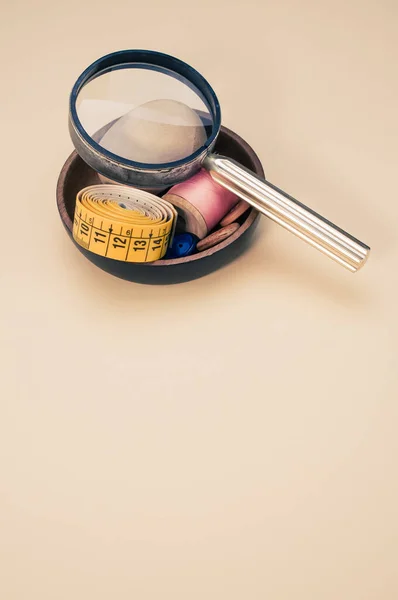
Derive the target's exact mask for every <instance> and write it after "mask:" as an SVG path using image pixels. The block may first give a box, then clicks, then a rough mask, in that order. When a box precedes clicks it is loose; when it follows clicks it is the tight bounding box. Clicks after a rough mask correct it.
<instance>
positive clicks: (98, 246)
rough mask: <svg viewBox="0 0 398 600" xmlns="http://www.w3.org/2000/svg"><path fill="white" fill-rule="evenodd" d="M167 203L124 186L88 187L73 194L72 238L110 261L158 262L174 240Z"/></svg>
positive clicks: (173, 222) (172, 219)
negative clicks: (74, 195)
mask: <svg viewBox="0 0 398 600" xmlns="http://www.w3.org/2000/svg"><path fill="white" fill-rule="evenodd" d="M176 221H177V212H176V210H175V208H174V207H173V205H172V204H170V202H167V201H166V200H163V199H162V198H158V197H157V196H154V195H153V194H150V193H149V192H144V191H143V190H138V189H136V188H131V187H129V186H125V185H111V184H110V185H107V184H103V185H91V186H89V187H86V188H83V189H82V190H80V192H79V193H78V194H77V197H76V208H75V216H74V220H73V238H74V240H75V241H76V242H77V243H78V244H79V245H80V246H82V247H83V248H85V249H86V250H89V251H90V252H93V253H94V254H99V255H100V256H106V257H107V258H112V259H114V260H121V261H124V262H132V263H147V262H153V261H155V260H159V259H160V258H162V257H163V256H164V255H165V254H166V252H167V249H168V247H169V245H170V244H171V242H172V240H173V237H174V230H175V225H176Z"/></svg>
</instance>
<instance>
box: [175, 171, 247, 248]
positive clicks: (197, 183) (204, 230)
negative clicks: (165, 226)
mask: <svg viewBox="0 0 398 600" xmlns="http://www.w3.org/2000/svg"><path fill="white" fill-rule="evenodd" d="M163 198H164V199H165V200H168V201H169V202H171V204H173V205H174V206H175V208H176V209H177V212H178V214H179V216H180V217H181V218H182V219H183V220H184V221H185V230H186V231H189V232H191V233H194V234H195V235H197V236H198V238H199V239H203V238H204V237H206V236H207V234H208V233H209V231H211V230H212V229H214V227H215V226H216V225H217V224H218V223H219V222H220V221H221V219H222V218H223V217H224V216H225V215H226V214H227V213H228V212H229V211H230V210H231V208H232V207H233V206H235V204H236V203H237V202H238V198H237V196H235V194H233V193H232V192H230V191H229V190H226V189H225V188H223V187H221V185H218V183H216V182H215V181H214V180H213V179H212V177H211V175H209V173H208V172H207V171H205V170H204V169H202V170H201V171H199V172H198V173H196V175H194V176H193V177H191V178H190V179H187V180H186V181H183V182H182V183H177V185H174V186H173V187H172V188H171V189H170V190H169V191H168V192H167V194H165V195H164V196H163Z"/></svg>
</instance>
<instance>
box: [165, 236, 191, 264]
mask: <svg viewBox="0 0 398 600" xmlns="http://www.w3.org/2000/svg"><path fill="white" fill-rule="evenodd" d="M198 241H199V238H198V237H197V236H196V235H194V234H193V233H189V232H185V233H179V234H177V235H175V236H174V240H173V243H172V245H171V246H170V248H169V249H168V250H167V253H166V256H165V258H166V259H169V258H182V257H183V256H189V255H190V254H192V252H194V251H195V248H196V244H197V243H198Z"/></svg>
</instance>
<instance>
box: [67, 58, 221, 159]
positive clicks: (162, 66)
mask: <svg viewBox="0 0 398 600" xmlns="http://www.w3.org/2000/svg"><path fill="white" fill-rule="evenodd" d="M144 65H146V67H147V68H151V69H153V70H159V71H160V72H165V71H166V72H167V71H170V74H171V75H179V76H180V77H179V79H180V80H181V81H183V82H184V83H185V84H187V85H189V87H190V88H191V89H193V90H194V91H195V92H196V93H198V94H199V96H200V97H201V98H202V100H203V101H204V102H205V104H206V105H207V107H208V108H209V110H210V113H211V116H212V119H213V128H212V132H211V134H210V136H209V137H208V138H207V140H206V142H205V144H203V146H201V147H200V148H199V149H198V150H197V151H196V152H194V153H193V154H191V155H190V156H188V157H186V158H184V159H181V160H178V161H174V162H169V163H162V164H156V165H153V164H150V163H149V164H148V163H140V162H135V161H132V160H128V159H125V158H123V157H121V156H118V155H117V154H113V153H112V152H109V151H108V150H106V149H105V148H103V147H102V146H101V145H100V144H98V143H97V142H95V141H94V140H93V139H92V137H91V136H90V135H89V134H88V133H87V132H86V130H85V129H84V127H83V126H82V124H81V122H80V120H79V117H78V115H77V110H76V101H77V97H78V95H79V92H80V90H81V89H82V87H83V86H84V85H85V84H86V83H88V82H89V81H91V80H92V79H94V78H96V77H98V76H99V75H102V74H103V73H106V72H110V71H113V70H117V69H123V68H129V67H132V66H134V67H139V66H144ZM69 114H70V119H71V121H72V123H73V126H74V127H75V129H76V131H77V132H78V133H79V135H80V136H81V137H82V138H83V139H84V140H85V142H86V144H87V145H88V146H91V147H92V148H93V149H94V150H95V151H96V153H98V154H101V155H103V156H104V157H106V158H107V159H108V160H110V161H111V162H116V163H117V164H118V165H119V166H122V165H124V166H126V167H127V168H128V169H137V170H145V171H151V170H153V171H159V170H162V169H167V170H170V169H173V168H178V167H182V166H183V165H186V164H187V163H191V162H193V161H195V159H197V158H198V157H200V156H201V155H206V154H207V152H208V151H209V149H211V148H212V147H213V146H214V143H215V141H216V138H217V136H218V134H219V132H220V128H221V109H220V104H219V102H218V99H217V96H216V94H215V92H214V90H213V88H212V87H211V85H210V84H209V83H208V81H207V80H206V79H205V78H204V77H203V76H202V75H201V74H200V73H199V72H198V71H196V70H195V69H194V68H193V67H191V66H190V65H188V64H187V63H185V62H183V61H182V60H180V59H178V58H175V57H174V56H170V55H169V54H164V53H163V52H157V51H154V50H119V51H117V52H112V53H110V54H107V55H106V56H103V57H102V58H99V59H98V60H96V61H95V62H93V63H92V64H91V65H90V66H89V67H87V69H85V70H84V71H83V73H82V74H81V75H80V76H79V78H78V79H77V80H76V83H75V85H74V86H73V88H72V91H71V94H70V101H69Z"/></svg>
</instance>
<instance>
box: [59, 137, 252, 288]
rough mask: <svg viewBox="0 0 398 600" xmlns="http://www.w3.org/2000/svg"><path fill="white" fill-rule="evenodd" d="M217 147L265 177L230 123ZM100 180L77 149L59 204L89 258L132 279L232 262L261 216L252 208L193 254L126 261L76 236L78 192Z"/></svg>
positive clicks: (177, 278) (156, 279)
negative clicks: (221, 236) (212, 243)
mask: <svg viewBox="0 0 398 600" xmlns="http://www.w3.org/2000/svg"><path fill="white" fill-rule="evenodd" d="M215 151H216V152H218V153H219V154H224V155H225V156H228V157H230V158H234V159H235V160H237V161H238V162H239V163H241V164H242V165H244V166H245V167H247V168H248V169H250V170H251V171H253V172H254V173H256V174H257V175H259V176H260V177H264V171H263V167H262V165H261V162H260V160H259V158H258V156H257V155H256V153H255V152H254V150H253V149H252V148H251V147H250V146H249V145H248V144H247V143H246V142H245V141H244V140H243V139H242V138H241V137H239V136H238V135H237V134H236V133H234V132H233V131H231V130H229V129H227V128H226V127H222V128H221V132H220V135H219V137H218V140H217V144H216V148H215ZM97 183H100V180H99V177H98V174H97V173H96V172H95V171H93V170H92V169H91V167H89V166H88V165H87V164H86V163H85V162H84V161H83V160H82V159H81V158H80V156H79V155H78V154H77V152H73V153H72V154H71V155H70V157H69V158H68V160H67V161H66V163H65V164H64V166H63V168H62V171H61V173H60V175H59V179H58V184H57V206H58V210H59V214H60V217H61V220H62V223H63V224H64V227H65V229H66V232H67V233H68V235H69V237H70V238H71V240H72V241H73V243H74V244H75V246H76V247H77V248H78V250H80V252H81V253H82V254H84V256H85V257H86V258H88V259H89V260H90V261H91V262H92V263H94V264H95V265H97V267H100V268H101V269H103V270H104V271H107V272H108V273H110V274H111V275H115V276H116V277H120V278H122V279H127V280H128V281H136V282H139V283H148V284H171V283H182V282H184V281H189V280H191V279H197V278H198V277H203V276H204V275H207V274H208V273H211V272H212V271H214V270H216V269H218V268H220V267H222V266H223V265H226V264H227V263H229V262H231V261H232V260H234V258H236V257H237V256H238V255H239V254H241V253H242V252H243V251H244V249H245V248H246V247H247V245H248V244H249V242H250V238H251V236H252V234H253V232H254V230H255V226H256V224H257V222H258V218H259V213H258V212H257V211H256V210H255V209H250V210H248V211H247V212H246V213H245V214H244V215H243V216H242V217H241V218H240V219H238V222H239V224H240V227H239V229H237V231H236V232H235V233H234V234H233V235H232V236H231V237H229V238H228V239H226V240H224V241H223V242H220V243H219V244H217V245H216V246H214V247H213V248H210V249H208V250H204V251H203V252H198V253H197V254H192V255H191V256H186V257H184V258H177V259H169V260H158V261H156V262H152V263H144V264H135V263H127V262H122V261H118V260H113V259H111V258H106V257H104V256H98V255H97V254H93V253H92V252H89V251H88V250H85V249H84V248H82V247H81V246H79V244H77V243H76V242H75V241H74V239H73V236H72V226H73V225H72V223H73V215H74V211H75V203H76V195H77V193H78V192H79V190H81V189H82V188H84V187H86V186H88V185H93V184H97Z"/></svg>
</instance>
